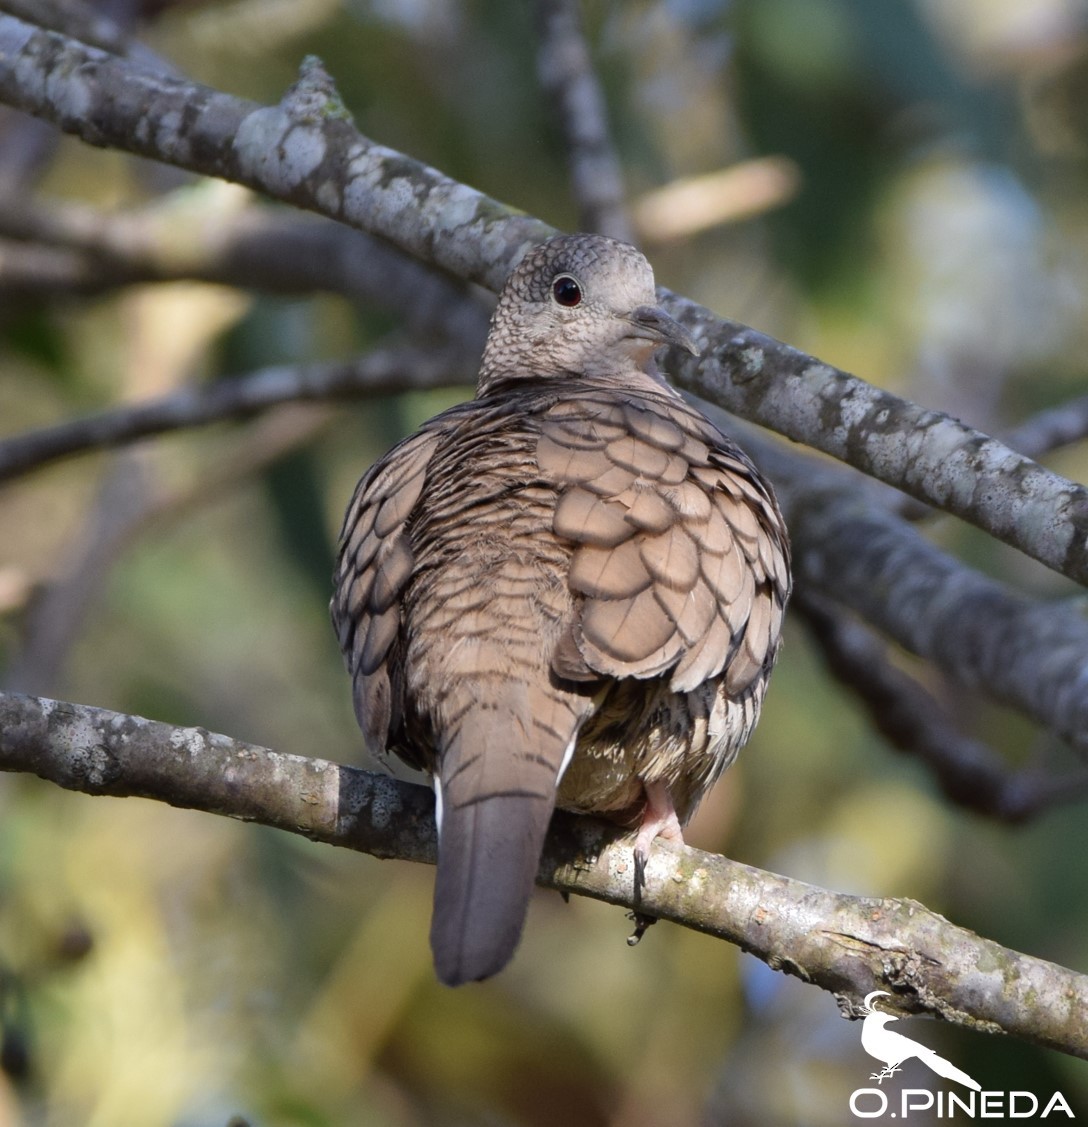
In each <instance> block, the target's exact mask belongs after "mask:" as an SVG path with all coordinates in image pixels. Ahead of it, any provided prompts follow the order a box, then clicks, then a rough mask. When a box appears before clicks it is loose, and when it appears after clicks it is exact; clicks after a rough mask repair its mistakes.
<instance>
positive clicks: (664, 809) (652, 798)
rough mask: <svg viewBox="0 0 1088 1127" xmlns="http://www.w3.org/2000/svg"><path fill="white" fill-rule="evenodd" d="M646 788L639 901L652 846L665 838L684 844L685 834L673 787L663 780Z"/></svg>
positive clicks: (638, 842) (638, 841)
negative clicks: (675, 805)
mask: <svg viewBox="0 0 1088 1127" xmlns="http://www.w3.org/2000/svg"><path fill="white" fill-rule="evenodd" d="M643 789H644V790H645V791H646V807H645V809H644V810H643V811H642V820H641V821H640V823H639V827H638V836H637V837H636V838H635V903H636V904H637V903H638V901H639V899H640V898H641V896H642V889H643V887H644V886H645V884H646V863H647V862H648V861H649V859H650V846H651V845H653V843H654V841H655V840H656V839H657V838H659V837H663V838H665V840H666V841H676V842H679V843H680V844H681V845H683V844H684V834H683V831H682V830H681V829H680V819H679V818H677V816H676V807H674V806H673V804H672V795H670V794H669V788H668V787H667V786H666V785H665V784H664V783H662V782H656V783H643Z"/></svg>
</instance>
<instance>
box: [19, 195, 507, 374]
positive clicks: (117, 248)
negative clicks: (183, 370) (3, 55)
mask: <svg viewBox="0 0 1088 1127" xmlns="http://www.w3.org/2000/svg"><path fill="white" fill-rule="evenodd" d="M0 237H6V238H8V239H11V240H19V242H13V243H12V245H11V247H10V249H9V248H5V253H4V255H3V256H0V296H2V295H4V294H7V295H9V296H12V297H18V296H28V295H31V296H33V295H43V294H45V295H47V294H50V293H56V292H58V291H59V292H65V291H68V292H78V293H98V292H100V291H102V290H104V289H111V288H114V287H117V286H122V285H131V284H133V283H136V282H148V281H177V280H180V279H184V280H193V281H204V282H214V283H218V284H221V285H229V286H241V287H244V288H247V289H253V290H259V291H261V292H264V293H283V294H307V295H308V294H313V293H322V292H325V293H329V292H331V293H339V294H343V295H344V296H346V297H348V298H351V299H353V300H356V301H360V302H364V303H365V304H366V305H368V306H370V307H374V308H378V309H383V310H387V311H389V312H393V313H396V314H397V315H398V316H400V317H401V318H402V319H403V321H404V322H405V323H406V324H407V325H408V326H409V327H410V328H412V329H413V330H415V331H417V332H426V333H428V334H435V335H441V336H444V337H447V338H450V339H454V340H463V341H464V342H466V344H467V345H468V346H469V347H471V348H473V349H475V350H476V351H477V352H480V351H482V350H483V342H484V337H485V335H486V333H487V319H488V310H487V308H486V307H485V306H484V305H483V304H482V303H481V302H477V301H473V300H469V299H468V297H467V292H468V291H467V288H466V287H465V286H464V285H463V284H461V283H459V282H456V281H454V280H453V279H452V278H449V277H446V276H445V275H442V274H439V273H437V272H436V271H434V270H433V269H428V268H427V267H425V266H424V265H423V264H422V263H420V262H419V261H417V260H416V259H413V258H410V257H409V256H408V255H406V254H404V253H403V252H402V251H399V250H397V249H396V248H395V247H392V246H390V245H389V244H388V243H386V242H384V241H383V240H381V239H378V238H376V237H374V236H373V235H367V234H365V233H363V232H361V231H351V230H348V229H347V228H345V227H344V226H343V225H342V224H339V223H334V222H332V221H331V220H328V219H322V218H319V217H318V216H315V215H306V214H300V213H299V212H295V211H289V210H287V209H279V210H272V209H269V208H263V207H261V208H258V207H252V206H250V207H245V208H244V209H243V210H241V211H239V209H238V207H237V206H236V203H235V202H233V201H226V202H224V201H222V200H221V199H220V197H219V195H217V194H212V193H209V192H208V191H207V190H206V186H205V187H197V188H193V187H188V188H185V189H182V190H180V191H177V192H173V193H171V194H169V195H167V196H166V197H164V198H163V199H161V200H159V201H157V202H156V203H155V204H154V205H152V206H150V207H147V208H143V209H139V210H133V211H126V212H119V213H108V212H103V211H102V210H100V209H98V208H94V207H87V206H81V205H78V204H72V203H66V202H64V203H62V202H60V201H54V202H53V203H51V204H49V205H44V204H42V203H40V202H32V201H30V200H27V199H19V200H15V199H8V200H5V201H4V203H3V207H2V208H0ZM21 244H26V245H25V246H23V245H21ZM20 251H21V252H22V253H21V254H20Z"/></svg>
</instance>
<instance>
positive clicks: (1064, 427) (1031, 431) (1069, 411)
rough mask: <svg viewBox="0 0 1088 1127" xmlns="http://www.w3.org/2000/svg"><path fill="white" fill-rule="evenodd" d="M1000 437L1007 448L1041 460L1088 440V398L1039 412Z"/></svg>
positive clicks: (1083, 396) (1081, 398) (1074, 400)
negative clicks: (1045, 455)
mask: <svg viewBox="0 0 1088 1127" xmlns="http://www.w3.org/2000/svg"><path fill="white" fill-rule="evenodd" d="M1001 437H1002V440H1003V441H1004V442H1005V444H1006V445H1007V446H1009V447H1011V448H1012V449H1013V450H1019V451H1020V453H1021V454H1026V455H1027V456H1028V457H1029V458H1041V457H1043V455H1044V454H1049V453H1051V452H1052V451H1054V450H1057V449H1059V448H1060V447H1062V446H1068V445H1070V443H1073V442H1081V441H1083V440H1084V439H1085V438H1088V395H1081V396H1078V397H1077V398H1076V399H1070V400H1069V402H1068V403H1061V404H1059V405H1058V406H1057V407H1051V408H1049V409H1048V410H1046V411H1040V412H1039V413H1038V414H1037V415H1032V416H1031V418H1030V419H1025V420H1024V421H1023V422H1022V423H1020V424H1019V425H1018V426H1015V427H1013V428H1012V429H1011V430H1008V431H1006V432H1005V433H1004V434H1003V435H1002V436H1001Z"/></svg>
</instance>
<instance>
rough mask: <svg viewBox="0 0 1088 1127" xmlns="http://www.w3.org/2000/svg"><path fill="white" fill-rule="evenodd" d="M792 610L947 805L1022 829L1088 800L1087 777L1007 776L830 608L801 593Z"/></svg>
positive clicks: (864, 633) (873, 641) (861, 631)
mask: <svg viewBox="0 0 1088 1127" xmlns="http://www.w3.org/2000/svg"><path fill="white" fill-rule="evenodd" d="M793 610H794V613H800V614H801V616H802V617H803V618H804V620H805V621H806V622H807V623H808V625H809V627H810V629H811V631H812V635H813V637H814V638H815V640H816V642H817V643H818V645H819V646H820V649H821V651H822V653H823V656H824V659H825V660H826V662H827V665H828V668H829V669H830V671H831V673H832V674H833V675H834V676H835V677H836V678H837V679H838V680H839V681H841V682H842V683H843V685H845V686H846V687H847V688H848V689H849V690H850V691H851V692H853V693H854V694H855V695H856V696H857V697H858V699H859V700H860V701H861V703H862V705H863V706H864V707H865V710H866V712H867V713H868V716H869V720H870V722H871V723H872V725H873V727H875V728H876V729H877V731H879V732H881V733H882V734H883V735H884V736H885V737H886V738H887V740H888V741H889V743H891V745H892V746H893V747H895V748H897V749H898V750H900V751H904V752H906V753H907V754H908V755H912V756H914V757H916V758H917V759H919V760H920V761H921V762H923V763H924V764H925V765H926V766H927V767H928V768H929V770H930V771H931V772H932V773H933V776H934V778H935V779H936V780H937V782H938V783H939V784H940V787H941V790H943V791H944V793H945V795H946V796H947V797H948V798H949V799H950V800H951V801H952V802H955V803H957V804H958V805H960V806H965V807H967V809H969V810H974V811H976V812H978V813H980V814H987V815H989V816H991V817H996V818H1000V819H1002V820H1004V821H1008V822H1024V821H1027V820H1028V819H1030V818H1033V817H1035V816H1036V815H1038V814H1041V813H1042V812H1044V811H1046V810H1049V809H1051V808H1052V807H1054V806H1058V805H1060V804H1062V803H1067V802H1082V801H1083V800H1084V799H1085V798H1086V797H1088V774H1085V773H1083V772H1082V773H1081V774H1079V775H1077V776H1075V777H1055V776H1051V775H1048V774H1044V773H1042V772H1040V771H1035V770H1021V771H1013V770H1010V769H1009V768H1008V767H1007V766H1006V765H1005V764H1004V763H1003V762H1002V760H1001V759H1000V757H999V756H998V755H997V754H996V753H995V752H994V751H993V750H992V749H991V748H989V747H987V746H986V745H985V744H984V743H982V742H981V741H979V740H974V739H971V738H970V737H968V736H965V735H963V734H962V733H961V732H960V731H959V730H958V729H957V727H956V725H955V723H954V721H953V720H952V718H951V717H950V716H948V715H947V713H946V711H945V709H944V708H943V707H942V706H941V705H940V703H939V702H938V701H937V700H936V699H935V698H934V697H933V695H932V694H931V693H929V692H927V691H926V690H925V689H924V688H923V687H922V686H921V685H920V684H919V683H918V682H917V681H915V680H914V679H913V678H912V677H909V676H908V675H907V674H906V673H904V672H903V671H902V670H900V669H897V668H896V667H895V666H894V665H892V664H891V662H890V661H889V660H888V655H887V653H886V651H885V647H884V645H883V644H882V643H881V642H880V641H879V640H878V639H877V638H876V637H875V636H874V635H873V634H872V633H871V632H870V631H868V630H866V629H865V628H864V627H863V626H862V625H861V624H860V623H857V622H853V621H850V620H849V619H848V618H846V617H845V616H844V615H843V614H842V613H841V612H837V611H836V609H835V607H834V604H833V603H831V602H830V601H829V600H827V599H825V598H820V597H817V596H813V595H812V594H811V593H810V592H806V591H805V589H804V588H803V587H802V588H799V589H798V590H797V591H795V593H794V599H793Z"/></svg>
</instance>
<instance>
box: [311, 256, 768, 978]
mask: <svg viewBox="0 0 1088 1127" xmlns="http://www.w3.org/2000/svg"><path fill="white" fill-rule="evenodd" d="M663 344H673V345H679V346H681V347H684V348H688V349H690V350H691V351H695V347H694V345H693V344H692V342H691V339H690V337H689V336H688V335H687V333H686V332H685V331H684V330H683V329H682V328H681V326H680V325H679V324H678V323H677V322H676V321H674V320H673V319H672V318H671V317H669V316H668V315H667V314H666V313H665V312H664V311H663V310H662V309H660V308H659V307H658V306H657V305H656V297H655V293H654V281H653V273H652V271H651V269H650V265H649V263H648V262H647V261H646V259H645V258H643V256H642V255H641V254H639V253H638V251H636V250H635V249H634V248H632V247H629V246H627V245H625V244H623V243H618V242H614V241H612V240H610V239H605V238H602V237H600V236H595V235H574V236H561V237H559V238H555V239H551V240H549V241H548V242H546V243H543V244H542V245H540V246H538V247H536V248H535V249H533V250H531V251H530V252H529V253H528V254H527V255H526V256H525V258H524V259H523V260H522V262H521V264H520V265H519V266H518V267H517V268H516V269H515V270H514V271H513V273H512V274H511V275H510V277H509V279H508V280H507V283H506V286H505V287H504V289H503V291H502V294H501V295H500V297H499V302H498V305H497V307H496V309H495V313H494V316H493V318H492V321H491V331H490V334H489V336H488V341H487V346H486V349H485V351H484V357H483V363H482V366H481V369H480V376H479V382H478V385H477V390H476V397H475V398H474V399H473V400H471V401H470V402H468V403H463V404H460V405H459V406H457V407H454V408H452V409H450V410H448V411H445V412H443V413H442V414H441V415H439V416H437V417H436V418H434V419H431V420H430V422H428V423H426V424H425V425H424V426H423V427H422V428H421V429H420V430H419V431H418V432H417V433H416V434H414V435H412V436H411V437H409V438H407V439H405V440H404V441H403V442H401V443H400V444H399V445H398V446H396V447H395V448H394V449H393V450H392V451H390V453H388V454H387V455H386V456H385V457H384V458H383V459H381V460H380V461H379V462H378V463H377V464H375V465H374V466H373V467H372V468H371V469H370V471H369V472H368V473H367V474H366V475H365V476H364V477H363V479H362V481H361V482H360V483H359V485H358V487H357V489H356V491H355V496H354V497H353V499H352V501H351V504H350V506H349V508H348V511H347V516H346V518H345V521H344V528H343V533H342V536H341V547H340V557H339V563H338V567H337V573H336V594H335V596H334V598H333V602H332V616H333V622H334V625H335V627H336V631H337V634H338V636H339V639H340V645H341V648H342V649H343V651H344V655H345V658H346V660H347V664H348V667H349V669H350V671H351V675H352V678H353V683H354V694H355V711H356V715H357V716H358V719H359V724H360V726H361V727H362V730H363V734H364V737H365V740H366V744H367V746H368V748H369V749H370V750H371V751H373V752H375V753H383V752H385V751H386V750H390V751H393V752H395V753H396V754H397V755H398V756H400V758H401V759H403V760H405V761H406V762H407V763H409V764H411V765H413V766H415V767H419V768H422V769H424V770H426V771H428V772H431V773H432V774H433V778H434V788H435V795H436V800H437V802H436V815H437V819H438V825H439V847H438V872H437V876H436V883H435V898H434V915H433V919H432V925H431V946H432V949H433V951H434V958H435V967H436V970H437V972H438V976H439V978H441V979H442V981H443V982H446V983H449V984H451V985H457V984H459V983H462V982H466V981H469V980H472V979H481V978H486V977H488V976H489V975H492V974H494V973H495V972H496V971H498V970H501V969H502V967H503V966H505V965H506V963H507V962H508V961H509V959H510V958H511V956H512V955H513V952H514V949H515V947H516V946H517V943H518V940H519V938H520V935H521V930H522V926H523V923H524V919H525V913H526V910H527V906H528V901H529V896H530V894H531V892H532V888H533V883H534V877H535V875H536V871H537V868H538V865H539V862H540V854H541V851H542V849H543V843H544V837H545V834H546V831H547V828H548V822H549V819H550V817H551V814H552V810H553V809H554V807H555V806H556V805H558V806H560V807H562V808H563V809H567V810H574V811H581V812H586V813H595V814H604V815H606V816H608V817H611V818H614V819H616V820H618V821H622V822H624V823H628V824H632V825H635V824H637V825H638V826H639V832H638V837H637V841H636V851H637V855H638V856H639V857H640V858H641V859H644V858H645V856H646V854H647V851H648V849H649V846H650V843H651V842H652V841H653V839H654V837H655V836H657V835H659V834H663V835H665V836H667V837H672V838H676V839H679V837H680V824H681V823H684V822H686V821H687V819H688V818H689V817H690V815H691V814H692V812H693V810H694V809H695V806H696V804H697V803H698V801H699V799H700V798H701V796H702V795H703V793H704V792H705V791H706V790H707V788H708V787H709V786H710V785H711V784H712V783H713V782H714V781H715V780H716V779H717V778H718V776H719V775H720V774H721V773H722V771H723V770H724V769H725V768H726V767H727V766H728V765H729V764H730V763H731V762H732V760H733V759H734V757H735V756H736V754H737V752H738V750H739V749H740V747H741V746H742V745H743V744H744V742H745V741H746V740H747V739H748V736H749V735H750V734H751V731H752V728H753V727H754V725H755V723H756V719H757V717H758V716H759V710H760V706H761V704H762V702H763V694H764V692H765V690H766V687H767V678H768V676H769V675H770V672H771V667H772V666H773V664H774V660H775V656H776V653H777V650H778V639H779V631H780V627H781V623H782V612H783V607H784V604H785V601H786V597H787V595H788V591H789V585H790V578H789V549H788V545H787V540H786V531H785V528H784V527H783V524H782V518H781V516H780V514H779V511H778V507H777V505H776V503H775V500H774V497H773V495H772V493H771V489H770V487H769V485H768V484H767V483H766V482H765V481H764V479H763V478H762V477H761V476H760V475H759V473H758V472H757V470H756V469H755V467H754V466H753V465H752V463H751V462H750V461H749V460H748V458H747V457H746V456H745V455H744V454H743V453H741V451H740V450H738V449H737V447H736V446H735V445H734V444H733V443H732V442H731V441H730V440H729V439H728V438H726V437H724V436H723V435H722V434H720V433H719V432H718V431H717V430H716V429H715V428H714V427H713V426H712V425H711V424H710V423H709V422H708V421H707V420H706V419H705V418H704V417H703V416H702V415H700V414H699V413H698V412H697V411H695V410H693V409H692V408H691V407H689V406H687V404H685V403H684V401H683V400H682V399H681V398H680V397H679V396H678V395H677V394H676V392H674V391H673V390H672V389H671V388H670V387H668V385H666V384H665V383H664V381H663V380H662V379H661V377H660V376H659V375H657V374H656V372H655V371H654V368H653V354H654V352H655V351H656V350H657V349H658V348H660V346H661V345H663Z"/></svg>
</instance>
